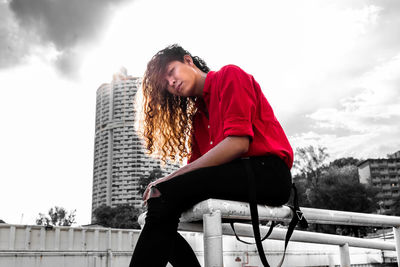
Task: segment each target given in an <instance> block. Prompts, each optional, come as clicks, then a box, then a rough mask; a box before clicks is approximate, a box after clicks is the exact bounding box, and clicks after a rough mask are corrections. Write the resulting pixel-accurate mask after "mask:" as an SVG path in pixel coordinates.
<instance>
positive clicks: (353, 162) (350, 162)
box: [329, 157, 360, 168]
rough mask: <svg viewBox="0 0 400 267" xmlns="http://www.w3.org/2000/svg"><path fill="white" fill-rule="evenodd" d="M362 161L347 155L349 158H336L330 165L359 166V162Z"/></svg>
mask: <svg viewBox="0 0 400 267" xmlns="http://www.w3.org/2000/svg"><path fill="white" fill-rule="evenodd" d="M359 162H360V160H358V159H355V158H353V157H347V158H339V159H335V160H334V161H332V162H331V163H330V164H329V166H336V167H339V168H342V167H344V166H357V164H358V163H359Z"/></svg>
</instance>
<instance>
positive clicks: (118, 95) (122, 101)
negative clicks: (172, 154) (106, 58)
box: [92, 69, 179, 219]
mask: <svg viewBox="0 0 400 267" xmlns="http://www.w3.org/2000/svg"><path fill="white" fill-rule="evenodd" d="M140 84H141V79H140V78H137V77H132V76H128V75H127V71H126V69H122V70H121V72H120V73H118V74H115V75H114V77H113V80H112V82H111V83H110V84H102V85H101V86H100V87H99V88H98V89H97V97H96V129H95V144H94V164H93V189H92V190H93V191H92V214H93V211H94V210H95V209H96V208H97V207H99V206H101V205H103V204H105V205H107V206H111V207H115V206H117V205H119V204H131V205H135V206H141V204H142V200H141V199H142V196H141V195H139V194H138V192H137V190H138V180H139V178H140V176H142V175H148V174H149V173H150V171H151V170H153V168H157V167H160V161H159V160H155V159H153V158H150V157H149V156H147V155H146V153H145V148H144V146H143V143H142V140H141V139H140V138H139V135H138V134H137V132H136V131H135V127H134V123H135V113H136V111H135V106H134V98H135V95H136V92H137V90H138V88H140ZM178 168H179V165H177V164H166V165H165V166H163V167H162V168H161V169H162V170H163V172H164V173H165V174H167V173H170V172H172V171H173V170H175V169H178ZM92 219H93V217H92Z"/></svg>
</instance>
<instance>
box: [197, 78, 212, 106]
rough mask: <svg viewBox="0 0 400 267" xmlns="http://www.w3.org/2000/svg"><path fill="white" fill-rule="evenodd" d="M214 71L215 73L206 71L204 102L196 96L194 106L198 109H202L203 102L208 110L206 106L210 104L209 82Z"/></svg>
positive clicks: (210, 82)
mask: <svg viewBox="0 0 400 267" xmlns="http://www.w3.org/2000/svg"><path fill="white" fill-rule="evenodd" d="M214 73H215V72H214V71H209V72H208V73H207V76H206V80H205V81H204V88H203V100H204V102H203V101H201V99H200V98H197V101H196V107H197V108H198V109H200V110H203V109H204V104H203V103H205V104H206V107H205V108H206V110H208V107H209V105H210V92H211V84H212V80H213V77H214ZM203 111H204V110H203Z"/></svg>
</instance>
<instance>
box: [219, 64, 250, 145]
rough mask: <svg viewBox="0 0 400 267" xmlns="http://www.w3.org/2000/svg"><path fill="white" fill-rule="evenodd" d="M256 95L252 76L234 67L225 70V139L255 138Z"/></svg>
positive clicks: (222, 109) (222, 89)
mask: <svg viewBox="0 0 400 267" xmlns="http://www.w3.org/2000/svg"><path fill="white" fill-rule="evenodd" d="M255 107H256V95H255V90H254V87H253V83H252V79H251V76H250V75H248V74H247V73H245V72H244V71H243V70H241V69H240V68H239V67H237V66H234V65H228V66H227V67H225V68H224V73H223V76H222V82H221V86H220V106H219V108H220V110H219V111H220V113H221V114H222V119H223V131H224V137H227V136H249V137H250V138H251V139H253V137H254V132H253V117H254V114H255V109H256V108H255Z"/></svg>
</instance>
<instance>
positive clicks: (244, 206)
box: [181, 199, 400, 227]
mask: <svg viewBox="0 0 400 267" xmlns="http://www.w3.org/2000/svg"><path fill="white" fill-rule="evenodd" d="M216 210H220V211H221V215H222V218H223V219H234V220H238V221H240V220H250V219H251V216H250V209H249V204H248V203H245V202H237V201H229V200H219V199H208V200H205V201H202V202H200V203H198V204H196V205H195V206H193V207H192V208H191V209H189V210H188V211H186V212H185V213H183V214H182V216H181V222H192V221H201V220H202V216H203V214H204V213H211V212H213V211H216ZM301 210H302V211H303V213H304V216H305V217H306V219H307V221H308V222H310V223H319V224H339V225H358V226H378V227H398V226H400V217H397V216H387V215H379V214H368V213H358V212H348V211H338V210H325V209H314V208H301ZM258 213H259V218H260V221H269V220H278V221H290V220H291V218H292V211H291V209H290V208H289V207H288V206H280V207H271V206H266V205H258Z"/></svg>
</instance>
